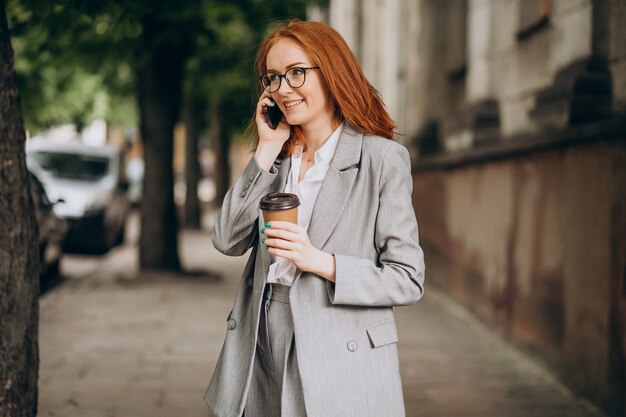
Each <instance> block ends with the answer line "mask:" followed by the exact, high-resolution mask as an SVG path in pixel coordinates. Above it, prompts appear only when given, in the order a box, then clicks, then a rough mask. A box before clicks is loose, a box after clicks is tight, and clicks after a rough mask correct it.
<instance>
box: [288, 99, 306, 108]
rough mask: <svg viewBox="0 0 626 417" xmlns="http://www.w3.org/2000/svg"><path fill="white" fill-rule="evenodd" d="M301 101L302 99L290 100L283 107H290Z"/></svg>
mask: <svg viewBox="0 0 626 417" xmlns="http://www.w3.org/2000/svg"><path fill="white" fill-rule="evenodd" d="M303 101H304V100H296V101H290V102H289V103H285V107H292V106H295V105H296V104H300V103H302V102H303Z"/></svg>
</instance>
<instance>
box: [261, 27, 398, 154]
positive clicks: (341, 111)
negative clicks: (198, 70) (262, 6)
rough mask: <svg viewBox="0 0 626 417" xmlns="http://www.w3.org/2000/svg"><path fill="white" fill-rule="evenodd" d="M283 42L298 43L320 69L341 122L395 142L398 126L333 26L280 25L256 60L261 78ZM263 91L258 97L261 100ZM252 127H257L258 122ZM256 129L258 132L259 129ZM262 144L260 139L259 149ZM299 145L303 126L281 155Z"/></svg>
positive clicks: (297, 130)
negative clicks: (286, 40) (292, 41)
mask: <svg viewBox="0 0 626 417" xmlns="http://www.w3.org/2000/svg"><path fill="white" fill-rule="evenodd" d="M283 38H288V39H291V40H294V41H295V42H297V43H298V44H299V45H300V46H301V47H302V48H303V49H304V51H305V52H306V53H307V55H308V56H309V57H310V58H311V59H312V60H313V62H312V65H315V66H318V67H319V68H320V69H319V71H320V72H321V74H322V80H323V81H324V82H325V84H326V87H327V88H328V92H329V95H330V98H331V100H332V101H333V102H334V106H335V117H336V118H337V119H338V120H339V121H344V120H345V121H346V122H347V123H348V124H350V125H351V126H353V127H354V128H356V129H357V130H359V131H360V132H362V133H364V134H368V135H376V136H382V137H384V138H387V139H393V134H394V131H393V130H394V128H395V127H396V125H395V123H394V121H393V120H392V119H391V117H390V116H389V113H387V110H386V109H385V105H384V103H383V100H382V98H381V96H380V93H379V92H378V91H377V90H376V89H375V88H374V87H372V85H371V84H370V83H369V81H367V79H366V78H365V74H363V70H362V69H361V65H360V64H359V61H358V60H357V58H356V56H354V54H353V53H352V51H351V50H350V47H348V44H347V43H346V41H345V40H344V39H343V38H342V37H341V35H340V34H339V33H338V32H337V31H336V30H334V29H333V28H331V27H330V26H327V25H325V24H323V23H319V22H309V21H301V20H290V21H288V22H286V23H282V24H280V25H279V26H278V27H277V28H276V29H274V30H273V31H272V32H271V33H270V34H269V35H267V37H266V38H265V39H264V40H263V42H261V45H260V46H259V50H258V52H257V56H256V69H257V71H258V74H259V77H260V76H261V75H263V74H265V73H266V72H267V55H268V53H269V51H270V49H271V48H272V47H273V46H274V45H275V44H276V43H277V42H278V41H279V40H280V39H283ZM260 88H261V87H260V86H259V94H258V95H257V97H258V96H260V91H261V90H260ZM251 123H252V124H254V120H252V121H251ZM252 127H253V128H256V125H254V126H252ZM258 140H259V139H258V135H256V138H255V143H254V147H255V148H256V146H257V145H258ZM298 144H302V145H304V134H303V132H302V129H301V128H300V127H299V126H294V127H293V128H292V130H291V136H290V137H289V140H287V142H285V145H283V149H282V151H281V153H282V154H283V155H285V156H289V155H291V154H292V153H293V151H294V148H295V146H296V145H298Z"/></svg>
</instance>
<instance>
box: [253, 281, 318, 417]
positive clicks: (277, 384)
mask: <svg viewBox="0 0 626 417" xmlns="http://www.w3.org/2000/svg"><path fill="white" fill-rule="evenodd" d="M289 290H290V287H287V286H284V285H279V284H268V285H267V288H266V291H265V297H264V299H263V305H262V306H261V319H260V323H259V335H258V341H257V345H256V354H255V357H254V365H253V369H252V379H251V381H250V388H249V390H248V397H247V399H246V406H245V409H244V414H243V415H244V417H306V411H305V408H304V395H303V394H302V383H301V382H300V373H299V371H298V359H297V356H296V344H295V341H294V334H293V318H292V317H291V307H290V305H289Z"/></svg>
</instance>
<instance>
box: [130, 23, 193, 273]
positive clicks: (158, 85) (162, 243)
mask: <svg viewBox="0 0 626 417" xmlns="http://www.w3.org/2000/svg"><path fill="white" fill-rule="evenodd" d="M167 26H168V23H167V22H165V21H162V20H159V19H158V13H154V14H151V15H148V16H147V17H146V18H144V19H143V31H142V35H141V38H140V41H139V44H138V53H137V55H138V56H139V57H140V58H139V61H140V64H139V65H138V68H137V85H138V99H139V112H140V119H141V121H140V130H141V137H142V139H143V143H144V161H145V174H144V182H143V199H142V202H141V237H140V241H139V242H140V247H139V263H140V267H141V269H165V270H180V262H179V258H178V217H177V213H176V207H175V204H174V174H173V168H172V157H173V143H174V125H175V124H176V121H177V119H178V114H179V109H180V93H181V78H182V67H183V60H184V56H183V54H182V52H181V51H182V50H183V49H184V48H183V47H182V46H181V45H178V44H175V43H166V42H165V41H164V40H163V37H159V34H160V33H169V32H168V30H173V29H172V28H169V27H167Z"/></svg>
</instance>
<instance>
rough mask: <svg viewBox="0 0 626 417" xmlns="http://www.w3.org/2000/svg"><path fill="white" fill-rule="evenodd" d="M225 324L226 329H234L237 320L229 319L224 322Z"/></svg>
mask: <svg viewBox="0 0 626 417" xmlns="http://www.w3.org/2000/svg"><path fill="white" fill-rule="evenodd" d="M226 325H227V326H228V330H234V329H235V327H237V322H236V321H235V319H230V320H228V321H227V322H226Z"/></svg>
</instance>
